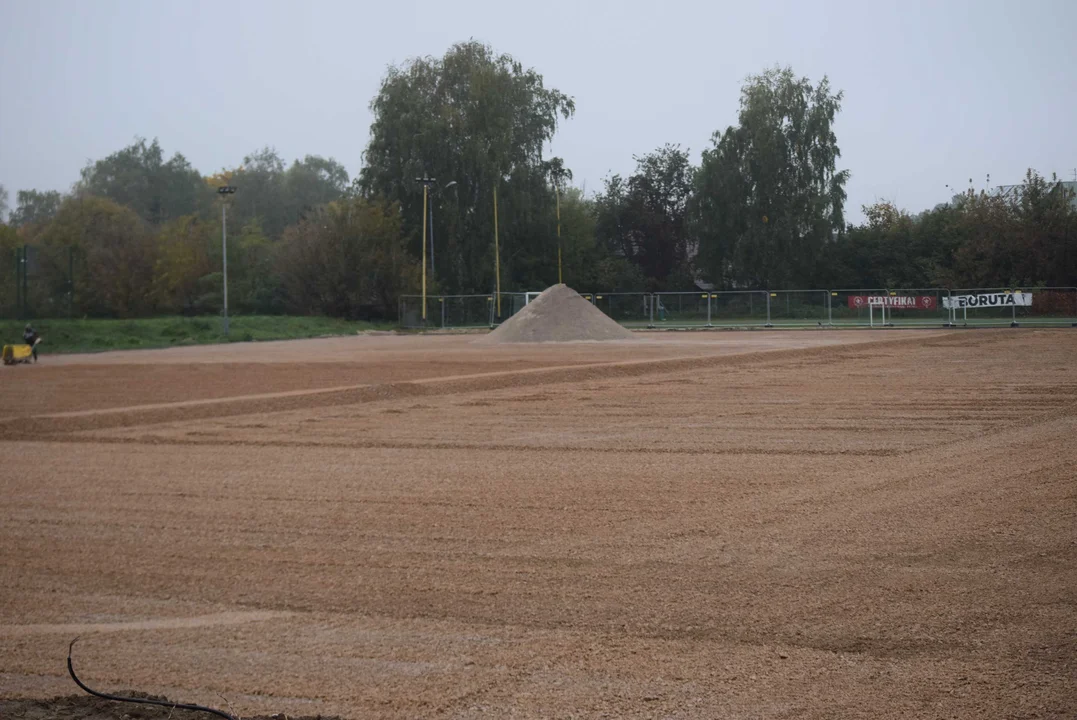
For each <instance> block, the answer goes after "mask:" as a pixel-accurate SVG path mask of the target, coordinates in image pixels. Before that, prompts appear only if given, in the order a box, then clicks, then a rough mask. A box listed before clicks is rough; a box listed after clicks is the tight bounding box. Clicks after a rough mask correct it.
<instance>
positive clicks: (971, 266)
mask: <svg viewBox="0 0 1077 720" xmlns="http://www.w3.org/2000/svg"><path fill="white" fill-rule="evenodd" d="M842 99H843V96H842V93H841V92H840V91H835V90H834V89H833V88H832V87H831V86H830V83H829V81H828V80H827V79H826V78H823V79H822V80H821V81H819V82H817V83H813V82H812V81H810V80H809V79H807V78H801V77H798V76H796V75H795V74H794V73H793V71H792V70H791V69H789V68H774V69H769V70H766V71H765V72H763V73H761V74H760V75H757V76H753V77H750V78H748V79H747V80H746V82H745V84H744V86H743V88H742V91H741V98H740V110H739V113H738V116H737V118H736V123H735V124H733V125H730V126H728V127H727V128H725V129H723V130H719V131H717V132H715V133H714V135H713V136H712V138H711V139H710V142H709V145H708V146H707V147H706V149H705V150H704V151H703V153H702V157H701V160H700V162H699V164H698V165H695V164H693V162H692V158H691V154H690V152H689V151H688V150H687V149H682V148H681V147H679V146H676V145H666V146H663V147H660V148H657V149H655V150H654V151H652V152H649V153H645V154H642V155H640V156H637V157H635V158H634V160H635V163H636V167H635V170H634V171H633V172H632V173H631V174H629V175H628V176H627V177H625V176H621V175H612V176H610V177H608V178H606V179H605V180H604V182H603V186H602V188H601V190H600V191H599V192H597V193H595V194H593V195H592V196H587V195H585V193H584V192H583V191H582V190H581V189H580V188H577V187H574V186H573V185H572V172H571V170H570V169H569V168H568V167H567V166H566V164H565V162H564V161H563V160H562V159H561V158H558V157H548V156H547V155H546V154H545V149H546V147H547V146H548V143H549V142H550V140H551V139H552V138H553V137H554V135H555V133H556V131H557V128H558V125H559V123H561V122H564V121H566V120H568V119H570V118H571V117H572V115H573V114H574V112H575V100H574V99H573V98H571V97H570V96H568V95H566V94H564V93H562V92H560V91H559V90H556V89H553V88H548V87H546V85H545V84H544V82H543V78H542V76H541V75H540V74H539V73H538V72H537V71H535V70H534V69H530V68H525V67H524V66H523V65H522V64H521V63H520V62H519V61H517V60H516V59H514V58H513V57H511V56H509V55H505V54H499V53H496V52H495V51H494V50H493V49H492V48H491V47H490V46H488V45H484V44H482V43H477V42H467V43H461V44H458V45H455V46H453V47H452V48H450V49H449V50H448V52H446V53H445V55H444V56H442V57H440V58H435V57H423V58H417V59H414V60H411V61H409V62H407V63H404V64H403V65H400V66H397V67H391V68H389V70H388V72H387V74H386V76H385V78H384V79H383V82H382V84H381V87H380V89H379V92H378V94H377V95H376V96H375V98H374V99H373V101H372V102H371V106H370V107H371V110H372V113H373V116H374V119H373V123H372V126H371V128H370V138H369V142H368V144H367V148H366V151H365V153H364V158H363V160H364V163H363V169H362V171H361V172H360V174H359V175H358V176H357V177H355V178H351V177H349V174H348V172H347V171H346V170H345V168H344V166H343V165H342V164H341V163H340V162H338V161H337V160H335V159H333V158H322V157H318V156H307V157H305V158H303V159H302V160H298V159H297V160H294V161H293V162H291V163H290V164H289V163H287V162H286V161H285V160H284V159H283V158H281V157H280V155H279V154H278V153H277V152H276V151H275V150H274V149H272V148H262V149H259V150H256V151H255V152H252V153H251V154H249V155H247V156H246V157H245V158H244V159H243V161H242V163H241V164H240V165H239V166H237V167H235V168H231V169H224V170H222V171H220V172H217V173H214V174H210V175H203V174H202V173H200V172H199V171H198V170H196V169H195V168H193V167H192V166H191V164H190V163H189V162H188V161H187V159H186V158H185V157H184V156H183V155H182V154H181V153H178V152H177V153H175V154H173V155H172V156H171V157H170V158H169V157H166V154H165V152H164V150H163V149H162V148H161V146H160V144H159V143H158V142H157V141H156V140H153V141H152V142H150V141H146V140H143V139H138V140H136V141H135V142H134V143H132V144H131V145H129V146H128V147H125V148H123V149H121V150H118V151H117V152H115V153H113V154H111V155H109V156H108V157H106V158H104V159H101V160H97V161H94V162H90V163H88V164H87V165H86V167H85V168H84V169H83V170H82V172H81V175H80V178H79V179H78V181H77V182H76V183H75V184H74V186H73V188H72V189H71V191H70V192H69V193H59V192H55V191H36V190H20V191H18V192H17V193H16V195H15V198H14V202H13V203H11V204H10V207H9V198H8V195H7V193H6V191H4V190H3V188H2V187H0V219H3V218H4V217H5V215H6V222H5V224H4V225H3V226H0V272H3V273H4V275H3V276H2V277H4V278H5V279H4V280H3V281H2V282H0V288H2V290H0V292H2V293H3V296H2V297H0V301H2V302H3V303H4V304H5V305H8V304H10V302H11V296H12V294H13V293H12V290H13V288H11V287H10V286H11V285H13V284H14V280H13V278H14V272H13V271H12V273H11V274H10V276H9V273H8V269H7V268H6V266H4V264H3V263H4V261H5V260H6V259H10V258H12V257H14V253H15V248H16V247H21V246H30V247H31V248H32V250H33V257H34V260H35V261H34V263H33V268H32V272H33V276H32V285H33V294H32V298H38V299H36V300H34V302H36V303H37V304H38V305H41V304H43V303H45V302H47V300H46V299H48V298H56V297H61V296H64V295H65V294H67V295H68V302H69V304H70V305H71V306H73V307H75V308H78V312H79V313H80V314H86V315H99V316H119V317H131V316H138V315H150V314H166V313H212V312H217V311H219V309H220V307H221V304H222V296H221V266H222V257H221V253H222V249H221V243H220V231H221V203H222V202H227V203H228V215H227V217H228V236H229V243H228V253H229V256H228V267H229V286H230V289H229V304H230V306H231V307H234V308H236V310H237V311H239V312H248V313H269V314H276V313H302V314H327V315H333V316H340V317H352V318H391V317H393V316H394V314H395V311H396V307H397V298H398V297H399V296H400V295H401V294H405V293H413V292H416V291H418V289H419V282H420V276H421V267H420V258H421V257H422V256H423V250H424V248H423V225H424V221H425V222H426V223H428V227H427V232H428V233H429V234H428V236H427V247H426V250H427V254H428V255H429V256H430V257H429V259H428V265H427V271H428V290H429V291H430V292H432V293H436V292H442V293H447V294H448V293H452V294H478V293H489V292H491V291H492V290H493V288H494V286H495V275H496V270H495V249H494V242H495V237H496V238H497V240H498V243H499V251H500V252H498V253H497V254H496V256H497V257H498V259H499V261H500V278H501V286H502V289H503V290H534V289H541V288H544V287H547V286H548V285H550V284H553V283H554V282H557V280H558V278H559V276H560V277H562V278H563V280H564V281H565V282H566V283H568V284H570V285H572V286H574V287H577V288H580V289H593V290H602V291H606V292H616V291H621V292H632V291H677V290H693V289H695V288H696V287H699V286H704V287H710V286H712V285H713V287H716V288H718V289H736V288H770V289H782V288H883V287H906V288H914V287H915V288H918V287H936V286H950V287H958V286H960V287H1015V286H1034V285H1062V286H1068V285H1074V284H1077V251H1075V249H1074V243H1075V241H1077V204H1075V202H1074V198H1073V193H1072V192H1071V191H1069V190H1067V188H1066V187H1065V186H1064V185H1063V184H1061V183H1059V182H1058V181H1057V179H1055V178H1051V179H1047V178H1044V177H1042V176H1041V175H1039V174H1037V173H1036V172H1034V171H1031V170H1030V171H1029V173H1028V175H1027V177H1026V178H1025V182H1024V184H1023V185H1022V186H1020V188H1019V191H1017V192H1012V193H1009V194H1003V193H992V192H987V191H980V192H976V191H973V190H969V191H968V192H966V193H964V194H961V195H959V196H957V197H955V198H953V200H952V201H951V202H949V203H945V204H942V205H939V206H938V207H936V208H934V209H932V210H928V211H926V212H922V213H919V214H916V215H913V214H911V213H909V212H907V211H905V210H902V209H900V208H898V207H895V206H894V205H893V204H891V203H888V202H878V203H876V204H874V205H871V206H868V207H865V208H863V214H864V216H865V219H864V220H863V221H862V222H860V223H858V224H850V223H847V222H846V211H845V203H846V190H845V188H846V185H847V183H848V182H849V178H850V175H849V172H848V171H847V170H844V169H842V168H841V167H840V158H841V152H840V149H839V145H838V141H837V137H836V135H835V132H834V129H833V126H834V121H835V118H836V117H837V115H838V114H839V113H840V111H841V103H842ZM419 178H433V179H434V180H433V181H432V182H429V183H428V186H429V191H428V196H427V197H426V199H425V201H424V196H423V187H422V184H420V183H418V182H417V179H419ZM222 185H232V186H236V187H238V188H239V191H238V192H237V193H236V194H234V195H231V196H228V199H227V200H225V199H222V197H221V196H220V195H219V194H218V193H217V188H218V187H220V186H222ZM424 207H425V209H426V210H425V212H426V215H425V217H424ZM430 235H432V236H433V237H432V238H431V237H430ZM559 259H560V262H559ZM9 277H10V278H11V280H10V281H9V280H8V278H9Z"/></svg>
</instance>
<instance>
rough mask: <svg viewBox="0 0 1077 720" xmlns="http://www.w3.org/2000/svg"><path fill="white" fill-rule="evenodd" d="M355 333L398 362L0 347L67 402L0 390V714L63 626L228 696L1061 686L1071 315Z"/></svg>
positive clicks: (1073, 384) (598, 696) (576, 706)
mask: <svg viewBox="0 0 1077 720" xmlns="http://www.w3.org/2000/svg"><path fill="white" fill-rule="evenodd" d="M357 340H362V341H363V342H370V343H372V344H371V345H368V346H365V347H366V350H364V351H363V353H367V352H368V351H369V353H368V354H363V355H362V357H360V358H358V359H357V360H356V361H355V362H354V365H355V367H353V368H350V369H347V370H342V372H349V373H356V375H359V374H362V373H367V375H368V377H371V378H375V377H379V374H380V373H390V372H391V369H392V367H394V366H398V365H399V366H401V367H405V366H406V367H409V368H410V369H409V371H408V372H409V373H410V375H409V377H410V378H411V379H409V380H400V381H396V380H393V381H389V382H374V381H371V382H370V383H367V384H362V385H356V386H353V387H340V388H338V387H335V385H336V384H337V383H338V381H339V379H340V378H339V377H338V376H337V375H334V374H333V372H336V371H333V372H330V373H327V376H326V381H325V382H326V384H325V385H323V386H322V390H324V391H323V392H315V391H314V387H316V385H317V381H316V379H315V380H310V381H307V380H304V381H301V382H293V381H290V380H288V379H287V374H286V373H283V372H280V373H277V372H275V371H270V372H267V373H266V374H264V375H260V374H259V369H258V367H255V365H251V366H249V367H245V368H244V369H243V373H245V374H248V375H250V376H251V377H250V378H247V379H245V380H243V381H238V382H236V384H235V388H234V391H233V396H227V393H224V391H223V390H221V392H217V391H216V390H215V392H214V396H213V397H208V396H207V395H206V393H204V392H201V390H202V388H201V387H200V384H199V383H195V382H191V381H190V380H189V378H190V375H188V374H187V373H189V372H190V368H188V367H185V366H184V365H182V364H177V363H171V362H170V363H163V364H165V365H169V366H170V367H171V370H172V371H174V372H175V375H174V376H172V377H173V380H172V381H169V380H168V378H169V374H168V371H167V370H161V371H160V372H162V373H164V374H163V375H160V376H157V377H155V378H154V380H153V382H154V383H158V382H161V381H166V382H175V383H179V384H182V383H188V387H187V390H188V391H189V392H188V394H187V397H186V399H185V401H184V402H183V403H180V404H176V403H168V402H166V401H161V402H160V403H158V404H157V406H155V407H153V408H129V407H124V405H125V399H126V398H128V397H133V398H139V399H141V398H144V397H150V396H152V394H153V391H152V390H151V389H147V388H143V387H141V385H140V384H139V383H141V382H142V381H143V380H144V378H143V377H142V376H139V375H137V374H134V375H127V376H125V377H126V379H127V382H126V384H125V385H118V386H113V387H116V388H121V389H122V392H123V393H125V394H124V395H122V396H117V395H116V394H112V395H110V394H108V393H106V392H104V391H101V392H99V393H97V394H94V393H88V394H86V395H84V396H82V398H81V400H80V401H79V402H78V403H66V404H65V402H64V401H61V400H59V399H57V398H56V397H55V395H59V394H63V393H65V392H67V389H68V388H69V387H70V385H69V384H67V381H65V380H64V376H63V372H65V370H64V369H63V368H59V367H56V368H50V369H51V370H53V371H54V373H50V374H47V375H46V374H44V373H37V372H36V371H37V370H39V369H43V368H48V366H47V365H43V366H39V367H38V368H32V367H31V368H20V369H19V372H18V373H15V374H11V373H8V372H4V373H3V380H4V383H3V385H2V387H3V388H4V391H5V392H15V391H12V390H11V389H10V387H11V386H10V384H9V382H8V381H9V378H17V380H15V381H13V382H17V383H26V386H25V387H26V388H32V391H33V393H32V394H33V396H34V397H35V398H36V399H37V400H39V401H40V404H41V405H42V406H43V407H49V408H60V407H64V408H65V410H64V411H63V412H68V413H70V412H71V411H74V410H77V411H78V413H79V414H77V415H70V414H65V415H57V414H56V413H53V414H51V415H49V416H48V417H33V418H31V417H29V416H27V415H25V414H24V415H19V414H18V413H15V414H12V415H9V416H8V417H7V418H6V419H3V420H2V421H0V462H3V465H4V467H5V468H7V471H6V472H5V475H4V476H3V480H2V481H0V495H2V497H3V502H2V503H0V717H4V718H6V717H9V716H12V717H19V716H18V715H14V714H13V712H14V710H13V708H16V707H22V708H25V707H27V705H25V704H24V705H15V704H13V702H14V701H16V700H20V699H41V698H51V697H55V696H63V695H68V694H70V693H71V692H72V691H73V690H74V687H73V685H72V684H71V682H70V680H69V679H68V678H67V677H66V674H65V668H64V659H65V658H66V652H67V643H68V642H69V641H70V640H71V638H72V637H74V636H75V635H80V636H81V637H82V640H81V641H80V643H79V644H78V645H77V646H76V667H77V668H78V670H79V673H80V676H82V677H83V679H84V680H85V681H86V682H88V683H89V684H90V685H91V686H95V687H100V689H103V690H112V691H122V690H125V689H130V688H136V689H138V690H140V691H145V692H151V693H154V694H158V695H164V696H167V697H171V698H177V699H181V700H183V701H187V702H198V703H202V704H210V705H214V706H220V705H221V704H222V702H221V697H220V696H222V695H223V696H224V697H226V698H227V699H228V701H229V702H230V703H231V704H232V705H233V706H234V708H235V710H236V711H237V712H239V713H240V714H242V715H244V716H245V717H246V716H250V715H257V714H261V715H272V714H274V713H281V714H282V716H283V714H287V715H288V717H294V716H315V715H319V714H323V715H340V716H342V717H345V718H349V719H353V720H358V719H359V718H369V717H374V718H396V717H407V718H412V717H430V716H441V717H461V718H463V717H476V716H480V715H482V716H493V717H505V716H513V717H522V718H531V717H534V718H538V717H569V716H575V717H678V718H682V717H684V718H686V717H702V718H711V717H732V718H759V717H788V718H794V717H795V718H819V719H823V718H938V717H960V718H966V717H969V718H972V717H1013V718H1033V717H1035V718H1072V717H1074V716H1075V715H1077V692H1075V690H1074V687H1075V685H1074V682H1073V679H1074V677H1075V676H1077V637H1075V635H1074V633H1073V628H1074V627H1077V534H1075V527H1077V475H1075V473H1074V472H1073V467H1074V466H1075V465H1077V444H1075V443H1073V441H1072V438H1073V436H1074V433H1075V432H1077V368H1075V365H1074V361H1073V358H1074V357H1075V355H1077V335H1075V334H1073V333H1070V332H1068V331H1045V330H1025V329H1020V330H1009V329H1006V330H1000V331H976V332H932V333H916V332H879V333H856V332H854V333H815V332H805V333H766V334H764V333H760V334H755V333H724V334H710V335H693V336H690V337H687V336H686V337H684V338H683V339H681V340H678V341H677V342H673V341H669V340H668V339H667V340H662V341H661V342H651V341H648V340H647V338H646V337H643V338H641V339H640V340H639V341H637V342H636V343H610V344H605V343H602V344H587V343H584V344H578V345H567V346H553V345H550V346H546V345H544V346H534V347H535V349H536V351H538V352H537V353H536V352H531V351H530V348H531V346H527V347H528V349H527V350H521V348H520V346H509V347H508V348H501V347H499V346H491V347H488V348H483V349H482V352H481V353H478V354H477V355H476V354H474V353H475V348H474V347H473V346H470V345H469V344H468V342H467V341H466V340H463V341H462V340H461V339H459V338H404V340H407V341H408V343H411V342H414V343H415V345H407V346H404V345H400V344H395V343H396V341H398V340H401V338H367V339H357ZM876 341H877V342H876ZM382 342H384V343H385V344H384V345H382V344H378V343H382ZM783 344H784V348H785V349H782V348H783ZM390 346H392V347H391V349H385V348H389V347H390ZM373 348H382V350H378V351H374V350H373ZM377 352H384V353H385V354H383V355H381V356H379V357H381V360H378V359H376V358H375V355H376V354H377ZM634 353H638V354H634ZM559 356H560V358H561V359H560V360H558V357H559ZM143 357H144V358H145V359H146V365H147V366H148V367H154V358H155V356H154V355H152V354H148V353H147V354H146V355H144V356H143ZM527 358H533V359H535V358H537V360H535V361H536V362H542V363H546V364H545V365H542V366H534V365H530V366H529V365H526V364H525V363H524V360H526V359H527ZM239 360H240V361H245V360H244V359H243V358H239ZM472 360H475V361H477V362H478V363H479V366H478V367H477V368H475V372H471V371H469V370H467V369H466V368H465V369H463V370H462V371H461V369H459V368H458V369H456V370H454V371H453V372H452V373H451V374H444V373H442V372H441V371H440V367H439V366H440V365H441V364H443V363H447V364H454V363H461V364H465V365H466V364H467V363H469V362H471V361H472ZM409 361H410V362H411V363H412V365H410V366H408V365H407V362H409ZM335 362H342V363H344V364H345V365H346V364H347V363H346V362H345V361H344V360H341V359H337V360H336V361H335ZM515 362H519V363H520V365H519V369H518V370H517V369H513V368H514V366H513V363H515ZM424 363H425V370H424V369H423V367H424V365H423V364H424ZM483 363H493V365H492V366H486V365H483ZM228 365H229V363H222V364H221V367H222V368H227V367H228ZM277 365H280V367H281V368H291V370H292V371H293V372H294V373H295V374H302V373H305V372H307V368H306V366H305V364H303V363H295V362H281V363H277ZM133 366H134V365H132V364H131V363H130V362H129V360H125V362H124V363H123V364H119V365H113V366H107V365H102V366H93V367H95V368H97V369H99V370H100V371H101V372H102V373H103V372H105V371H106V370H109V369H114V370H119V371H121V372H123V371H124V368H127V367H133ZM506 366H507V368H508V369H506ZM87 367H90V365H83V366H80V365H77V364H72V365H71V367H70V368H69V369H68V370H69V371H70V372H74V373H78V372H84V371H85V369H86V368H87ZM342 367H343V365H342ZM23 370H29V371H30V372H26V373H23V372H22V371H23ZM156 371H157V369H156V368H155V372H156ZM221 372H225V371H224V370H221ZM228 372H231V371H228ZM243 373H241V374H243ZM100 377H101V378H102V379H103V378H104V377H105V376H104V375H101V376H100ZM213 377H218V378H220V382H221V383H223V384H227V382H229V379H228V378H231V377H234V376H229V375H220V376H213ZM258 377H261V378H262V380H263V382H261V383H259V382H256V381H255V378H258ZM295 385H300V386H301V387H298V388H297V387H295ZM218 389H220V388H218ZM115 392H121V390H119V389H118V390H116V391H115ZM15 394H16V395H18V396H20V397H21V396H22V393H21V392H18V393H15ZM238 395H244V397H237V396H238ZM199 399H202V400H203V402H200V403H199V402H195V403H192V402H191V401H192V400H199ZM126 404H128V405H134V404H142V403H141V402H131V403H126ZM71 405H77V408H76V407H71ZM20 412H21V411H20ZM54 702H60V701H54ZM65 702H66V701H65ZM46 707H53V706H46ZM55 707H56V708H58V709H57V710H56V712H55V714H53V715H51V716H50V715H48V714H41V713H40V712H39V713H38V714H37V715H26V717H33V718H35V720H36V719H37V718H45V717H83V716H80V715H75V714H71V715H66V714H64V713H66V712H67V711H68V708H67V706H66V705H57V706H55ZM61 710H62V711H63V712H61ZM85 717H88V718H93V720H97V717H117V716H93V715H89V716H85ZM121 717H122V716H121ZM131 717H135V716H134V715H133V714H132V715H131Z"/></svg>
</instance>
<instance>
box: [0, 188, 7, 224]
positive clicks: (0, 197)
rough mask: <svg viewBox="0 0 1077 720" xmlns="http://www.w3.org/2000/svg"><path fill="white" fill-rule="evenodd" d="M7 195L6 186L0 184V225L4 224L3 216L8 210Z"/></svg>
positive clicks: (4, 216)
mask: <svg viewBox="0 0 1077 720" xmlns="http://www.w3.org/2000/svg"><path fill="white" fill-rule="evenodd" d="M7 203H8V195H7V188H6V187H4V186H3V185H0V225H2V224H4V218H6V217H7V211H8V204H7Z"/></svg>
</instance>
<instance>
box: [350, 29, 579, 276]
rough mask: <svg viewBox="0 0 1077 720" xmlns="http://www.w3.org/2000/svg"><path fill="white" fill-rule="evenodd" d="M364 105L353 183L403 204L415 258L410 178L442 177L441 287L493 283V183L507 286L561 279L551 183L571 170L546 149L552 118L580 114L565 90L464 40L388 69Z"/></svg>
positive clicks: (417, 231) (416, 194) (416, 214)
mask: <svg viewBox="0 0 1077 720" xmlns="http://www.w3.org/2000/svg"><path fill="white" fill-rule="evenodd" d="M370 107H371V111H372V112H373V114H374V122H373V125H372V126H371V129H370V142H369V144H368V146H367V149H366V153H365V166H364V168H363V171H362V174H361V176H360V179H359V180H360V182H359V189H360V191H361V192H362V193H364V194H366V195H367V196H369V197H373V196H376V195H381V196H383V197H385V198H387V199H388V200H389V201H392V202H398V203H400V206H401V211H402V213H403V219H404V232H405V233H406V234H407V235H408V237H409V248H410V252H411V254H412V255H413V256H415V257H419V256H420V255H421V251H422V248H421V247H420V243H421V236H422V227H423V193H422V188H421V187H420V186H419V185H418V184H417V183H416V182H415V179H416V178H418V177H422V176H430V177H434V178H436V179H437V181H438V184H437V186H436V187H435V188H434V189H433V190H434V192H433V195H432V198H431V201H430V202H431V204H432V206H433V215H434V234H435V249H434V255H435V258H436V261H435V269H436V276H437V280H438V282H439V283H440V284H441V286H442V287H443V288H446V289H448V290H451V291H454V292H487V291H489V290H490V289H491V288H492V287H493V285H494V247H493V240H494V191H495V188H496V190H497V194H498V195H497V197H498V214H499V231H500V239H501V250H502V252H501V255H502V285H503V287H513V286H516V287H523V286H527V288H528V289H532V288H535V287H545V285H547V284H550V283H552V282H556V278H557V246H556V232H555V229H556V228H555V219H554V218H555V208H554V194H553V190H552V186H553V184H554V182H557V181H564V180H565V179H566V177H571V176H570V175H569V174H568V173H567V171H566V169H565V168H564V165H563V163H561V162H560V160H559V159H557V158H551V159H546V158H545V157H544V154H543V152H544V147H545V145H546V143H547V142H549V141H550V140H551V139H552V138H553V136H554V133H555V131H556V129H557V123H558V121H559V120H563V119H568V118H570V117H571V116H572V114H573V113H574V112H575V103H574V101H573V100H572V98H570V97H568V96H567V95H565V94H563V93H561V92H560V91H558V90H555V89H553V88H547V87H546V86H545V85H544V83H543V79H542V76H541V75H540V74H539V73H538V72H536V71H535V70H533V69H526V68H524V66H523V65H522V64H521V63H520V62H519V61H517V60H515V59H514V58H512V57H511V56H509V55H503V54H498V53H495V52H494V50H493V49H492V48H491V47H490V46H488V45H484V44H482V43H478V42H466V43H460V44H457V45H454V46H452V47H451V48H450V49H449V50H448V52H446V53H445V55H444V56H443V57H441V58H432V57H423V58H417V59H414V60H411V61H410V62H408V63H405V64H404V65H401V66H396V67H391V68H389V71H388V74H387V75H386V77H385V79H384V80H383V82H382V85H381V88H380V90H379V91H378V94H377V96H376V97H375V98H374V100H373V101H372V102H371V105H370Z"/></svg>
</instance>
